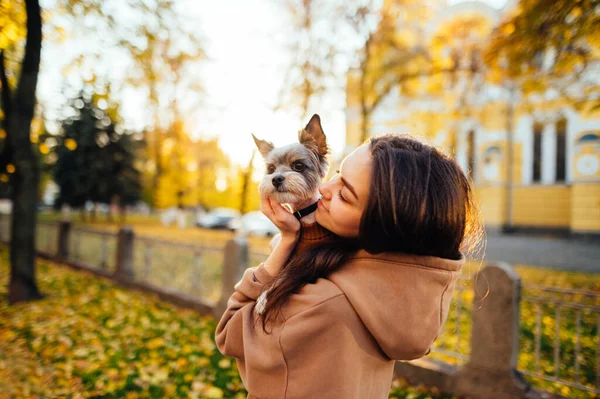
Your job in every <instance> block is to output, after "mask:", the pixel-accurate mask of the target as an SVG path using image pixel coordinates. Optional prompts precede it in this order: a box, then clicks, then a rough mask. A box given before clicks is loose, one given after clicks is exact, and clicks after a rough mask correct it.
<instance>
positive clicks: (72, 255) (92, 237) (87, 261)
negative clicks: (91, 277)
mask: <svg viewBox="0 0 600 399" xmlns="http://www.w3.org/2000/svg"><path fill="white" fill-rule="evenodd" d="M57 224H58V223H57ZM116 248H117V236H116V234H115V233H112V232H106V231H99V230H94V229H90V228H83V227H73V228H72V229H71V232H70V234H69V237H68V256H67V260H72V261H75V262H77V263H81V264H84V265H86V266H88V267H90V268H94V269H102V270H108V271H114V270H115V267H116V265H115V261H116V260H115V256H114V254H115V252H116Z"/></svg>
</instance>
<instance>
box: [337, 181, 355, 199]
mask: <svg viewBox="0 0 600 399" xmlns="http://www.w3.org/2000/svg"><path fill="white" fill-rule="evenodd" d="M340 179H342V183H344V185H345V186H347V187H348V190H350V192H351V193H352V194H353V195H354V197H355V198H356V199H358V195H356V191H355V190H354V187H352V185H351V184H350V183H348V180H346V179H344V178H343V177H342V176H340Z"/></svg>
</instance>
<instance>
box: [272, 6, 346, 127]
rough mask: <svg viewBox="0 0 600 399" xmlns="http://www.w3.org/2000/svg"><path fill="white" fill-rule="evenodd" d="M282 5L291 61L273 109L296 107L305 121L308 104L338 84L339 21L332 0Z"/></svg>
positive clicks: (286, 44)
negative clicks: (285, 17) (288, 21)
mask: <svg viewBox="0 0 600 399" xmlns="http://www.w3.org/2000/svg"><path fill="white" fill-rule="evenodd" d="M283 4H284V7H285V10H286V13H287V16H288V18H289V19H290V26H291V34H290V35H288V37H290V38H291V40H290V41H289V42H287V43H285V44H284V45H285V49H286V51H287V52H288V54H289V59H290V62H289V65H288V66H287V70H286V74H285V78H284V80H283V82H282V86H281V90H280V92H279V98H278V100H277V104H276V106H275V110H277V109H280V108H285V107H294V108H297V109H299V110H300V111H301V118H300V119H301V120H304V119H306V116H307V113H308V110H309V107H310V106H311V104H314V103H315V102H317V101H319V100H320V99H322V96H323V95H324V94H325V93H327V92H328V91H330V90H331V89H334V88H336V87H339V76H340V73H339V72H340V71H339V65H338V64H339V63H338V62H337V61H338V56H339V55H340V53H341V51H342V49H341V47H340V40H339V37H338V36H337V34H339V33H340V31H339V28H340V26H339V25H340V22H341V20H340V19H339V18H338V17H337V16H336V13H337V10H336V3H335V2H331V1H325V0H286V1H285V2H284V3H283Z"/></svg>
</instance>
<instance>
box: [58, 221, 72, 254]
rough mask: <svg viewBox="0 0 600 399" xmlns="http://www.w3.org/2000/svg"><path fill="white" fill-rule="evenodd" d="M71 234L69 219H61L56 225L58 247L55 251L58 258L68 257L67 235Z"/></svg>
mask: <svg viewBox="0 0 600 399" xmlns="http://www.w3.org/2000/svg"><path fill="white" fill-rule="evenodd" d="M70 234H71V221H70V220H61V221H60V222H59V225H58V248H57V249H56V253H57V255H58V257H59V258H60V259H67V258H68V257H69V235H70Z"/></svg>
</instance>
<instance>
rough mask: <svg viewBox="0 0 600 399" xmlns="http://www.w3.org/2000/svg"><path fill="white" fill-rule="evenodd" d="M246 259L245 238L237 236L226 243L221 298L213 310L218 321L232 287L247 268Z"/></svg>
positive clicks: (232, 289) (247, 257)
mask: <svg viewBox="0 0 600 399" xmlns="http://www.w3.org/2000/svg"><path fill="white" fill-rule="evenodd" d="M248 259H249V251H248V241H247V240H246V238H245V237H242V236H237V237H234V238H232V239H230V240H229V241H227V244H226V245H225V256H224V259H223V277H222V279H221V281H222V289H221V298H220V299H219V302H218V303H217V306H216V308H215V314H214V316H215V319H217V320H220V319H221V316H222V315H223V312H225V309H227V300H228V299H229V297H230V296H231V295H232V294H233V292H234V288H233V286H234V285H235V284H236V283H237V282H238V281H240V279H241V278H242V275H243V274H244V271H245V270H246V269H247V268H248Z"/></svg>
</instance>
